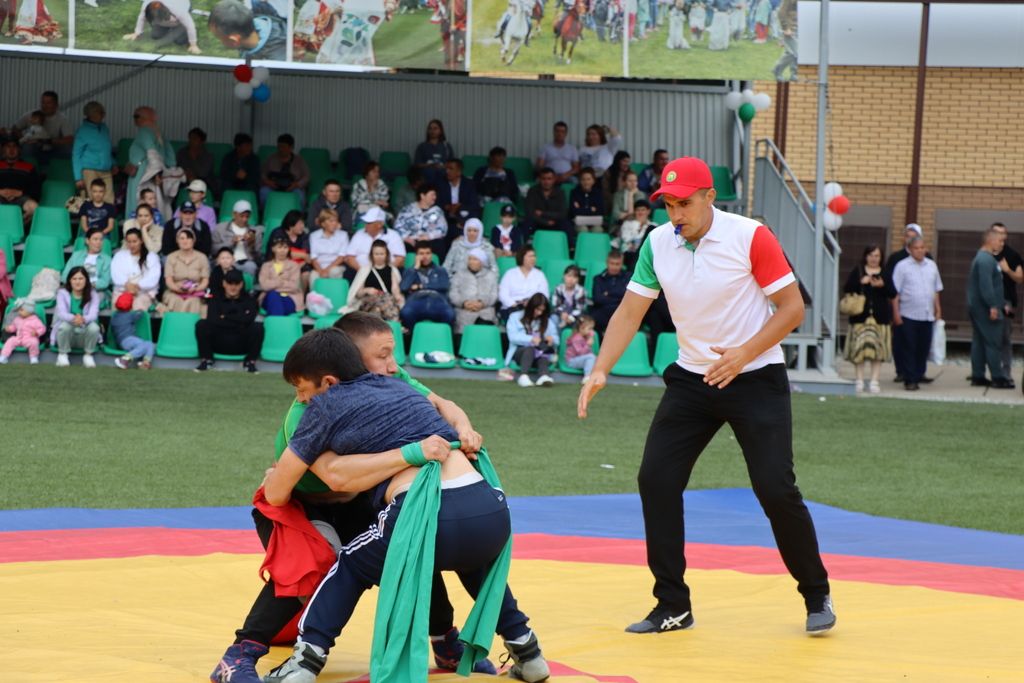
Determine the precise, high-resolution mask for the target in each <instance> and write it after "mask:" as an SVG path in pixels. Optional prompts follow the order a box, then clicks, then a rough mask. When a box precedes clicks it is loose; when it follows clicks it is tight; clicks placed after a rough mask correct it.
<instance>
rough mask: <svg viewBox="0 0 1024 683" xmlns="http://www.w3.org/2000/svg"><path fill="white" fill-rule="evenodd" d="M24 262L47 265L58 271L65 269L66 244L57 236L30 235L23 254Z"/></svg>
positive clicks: (22, 259)
mask: <svg viewBox="0 0 1024 683" xmlns="http://www.w3.org/2000/svg"><path fill="white" fill-rule="evenodd" d="M21 262H22V263H24V264H30V265H36V266H45V267H47V268H53V269H54V270H56V271H57V272H60V271H62V270H64V246H63V245H62V244H60V242H58V241H57V238H55V237H49V236H47V235H29V236H28V239H27V240H25V251H24V252H23V253H22V255H21Z"/></svg>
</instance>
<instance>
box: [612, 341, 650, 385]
mask: <svg viewBox="0 0 1024 683" xmlns="http://www.w3.org/2000/svg"><path fill="white" fill-rule="evenodd" d="M652 372H653V370H652V369H651V359H650V358H649V357H648V355H647V335H646V334H644V333H643V332H637V333H636V335H635V336H634V337H633V341H631V342H629V346H627V347H626V350H625V352H623V354H622V357H621V358H619V362H618V363H616V364H615V367H613V368H612V374H613V375H617V376H619V377H647V376H648V375H650V374H651V373H652Z"/></svg>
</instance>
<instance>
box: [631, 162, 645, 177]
mask: <svg viewBox="0 0 1024 683" xmlns="http://www.w3.org/2000/svg"><path fill="white" fill-rule="evenodd" d="M646 168H647V164H645V163H644V162H642V161H634V162H633V163H631V164H630V165H629V170H631V171H632V172H633V173H636V174H637V175H640V174H641V173H643V172H644V169H646Z"/></svg>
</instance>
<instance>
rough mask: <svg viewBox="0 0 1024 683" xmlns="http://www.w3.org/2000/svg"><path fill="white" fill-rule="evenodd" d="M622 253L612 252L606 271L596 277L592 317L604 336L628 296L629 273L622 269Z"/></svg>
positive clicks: (609, 254) (591, 309) (591, 310)
mask: <svg viewBox="0 0 1024 683" xmlns="http://www.w3.org/2000/svg"><path fill="white" fill-rule="evenodd" d="M622 263H623V259H622V252H620V251H615V250H612V251H610V252H609V253H608V260H607V261H606V262H605V267H606V269H605V271H604V272H603V273H601V274H600V275H597V276H596V277H594V303H593V305H592V306H591V307H590V315H591V317H593V318H594V327H595V328H596V329H597V331H598V332H600V333H601V334H604V330H605V328H606V327H608V321H610V320H611V319H612V314H613V313H615V309H616V308H618V307H619V304H620V303H621V302H622V298H623V297H624V296H626V287H627V285H629V273H627V272H626V271H625V270H623V269H622Z"/></svg>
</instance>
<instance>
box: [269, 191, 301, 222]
mask: <svg viewBox="0 0 1024 683" xmlns="http://www.w3.org/2000/svg"><path fill="white" fill-rule="evenodd" d="M301 208H302V206H301V204H300V203H299V198H298V197H297V196H295V194H294V193H292V192H271V193H270V194H268V195H267V203H266V204H264V206H263V214H264V216H265V217H267V218H266V220H267V221H268V223H267V225H268V226H269V225H273V226H274V227H275V228H276V227H277V226H278V225H280V224H281V222H280V219H281V218H284V215H285V214H286V213H288V212H289V211H291V210H293V209H301ZM269 216H279V218H278V222H277V223H274V222H273V221H272V220H271V219H270V218H269Z"/></svg>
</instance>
